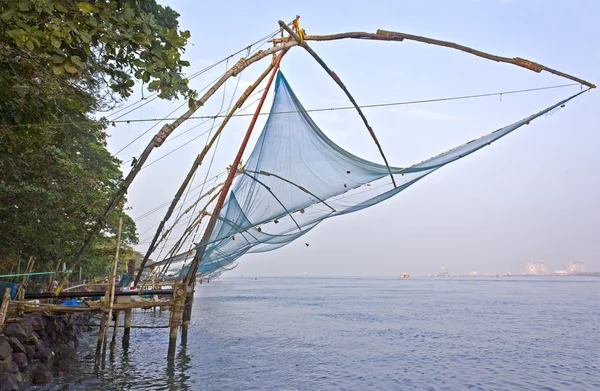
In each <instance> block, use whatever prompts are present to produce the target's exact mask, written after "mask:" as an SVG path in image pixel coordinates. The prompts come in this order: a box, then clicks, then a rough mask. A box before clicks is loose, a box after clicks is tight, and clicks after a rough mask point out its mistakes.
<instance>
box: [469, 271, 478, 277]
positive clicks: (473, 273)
mask: <svg viewBox="0 0 600 391" xmlns="http://www.w3.org/2000/svg"><path fill="white" fill-rule="evenodd" d="M469 275H470V276H478V275H479V273H477V272H469Z"/></svg>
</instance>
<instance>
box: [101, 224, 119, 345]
mask: <svg viewBox="0 0 600 391" xmlns="http://www.w3.org/2000/svg"><path fill="white" fill-rule="evenodd" d="M122 226H123V218H122V217H119V231H118V233H117V250H116V251H115V261H114V262H113V267H112V271H111V274H110V278H109V280H108V284H109V292H110V294H109V296H108V320H107V322H108V324H110V323H109V322H110V319H111V317H112V312H113V306H114V303H115V285H116V280H117V266H118V265H119V249H120V247H121V228H122ZM109 328H110V327H106V329H105V336H104V337H105V338H107V337H108V329H109Z"/></svg>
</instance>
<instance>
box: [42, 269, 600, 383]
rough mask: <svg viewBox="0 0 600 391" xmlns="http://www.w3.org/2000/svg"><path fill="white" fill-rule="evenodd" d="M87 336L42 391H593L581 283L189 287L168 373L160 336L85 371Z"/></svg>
mask: <svg viewBox="0 0 600 391" xmlns="http://www.w3.org/2000/svg"><path fill="white" fill-rule="evenodd" d="M168 318H169V313H168V312H159V311H157V312H153V311H146V312H141V311H140V312H137V313H134V324H137V325H140V324H141V325H166V324H167V323H168ZM96 333H97V331H94V332H90V333H86V335H84V336H83V337H82V338H81V345H80V354H81V356H82V357H83V359H82V363H81V364H80V368H78V369H77V370H74V371H72V372H70V373H69V374H67V375H65V376H63V377H62V378H59V379H57V381H56V382H55V383H54V384H52V385H51V386H49V387H48V386H47V387H45V388H43V389H46V390H58V389H62V387H64V385H65V384H69V389H72V390H80V389H92V390H219V391H221V390H223V391H229V390H231V391H233V390H520V391H526V390H566V391H577V390H584V391H589V390H600V279H599V278H591V277H590V278H586V277H563V278H550V277H548V278H546V277H530V278H527V277H500V278H492V277H465V278H458V277H431V278H413V277H411V278H410V279H392V278H310V277H304V278H258V279H256V280H255V279H254V278H225V279H222V280H216V281H211V282H210V283H209V284H207V283H204V284H202V285H198V286H197V291H196V296H195V301H194V311H193V320H192V324H191V326H190V330H189V333H188V336H187V341H186V343H185V344H183V345H181V344H180V345H179V346H178V351H177V354H176V358H175V360H174V361H173V362H171V363H168V361H167V345H168V330H167V329H133V330H132V335H131V344H130V347H129V348H128V349H123V347H122V346H121V343H120V337H121V333H122V329H121V330H120V331H119V335H118V341H119V342H118V343H117V344H116V346H115V347H114V348H113V349H109V350H108V351H107V353H106V360H105V362H104V364H103V365H100V367H99V368H97V369H95V368H94V359H93V357H92V356H93V351H94V349H95V338H96ZM111 333H112V331H111ZM90 353H92V354H90Z"/></svg>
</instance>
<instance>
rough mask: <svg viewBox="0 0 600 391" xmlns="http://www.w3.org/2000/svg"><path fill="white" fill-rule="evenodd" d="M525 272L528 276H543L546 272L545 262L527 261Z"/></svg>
mask: <svg viewBox="0 0 600 391" xmlns="http://www.w3.org/2000/svg"><path fill="white" fill-rule="evenodd" d="M525 274H527V275H530V276H543V275H545V274H546V264H545V263H544V261H532V262H527V265H526V266H525Z"/></svg>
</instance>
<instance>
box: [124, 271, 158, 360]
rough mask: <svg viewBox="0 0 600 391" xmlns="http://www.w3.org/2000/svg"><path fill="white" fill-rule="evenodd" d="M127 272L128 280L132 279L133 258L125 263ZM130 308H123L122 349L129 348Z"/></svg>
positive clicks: (133, 272)
mask: <svg viewBox="0 0 600 391" xmlns="http://www.w3.org/2000/svg"><path fill="white" fill-rule="evenodd" d="M127 274H129V280H130V281H133V277H134V274H135V260H134V259H130V260H129V262H128V263H127ZM154 310H155V311H156V307H154ZM132 312H133V310H132V309H127V310H125V319H124V324H123V326H124V329H123V349H128V348H129V336H130V333H131V316H132Z"/></svg>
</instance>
